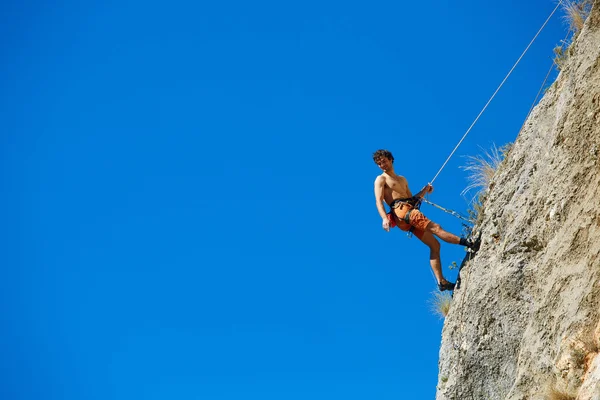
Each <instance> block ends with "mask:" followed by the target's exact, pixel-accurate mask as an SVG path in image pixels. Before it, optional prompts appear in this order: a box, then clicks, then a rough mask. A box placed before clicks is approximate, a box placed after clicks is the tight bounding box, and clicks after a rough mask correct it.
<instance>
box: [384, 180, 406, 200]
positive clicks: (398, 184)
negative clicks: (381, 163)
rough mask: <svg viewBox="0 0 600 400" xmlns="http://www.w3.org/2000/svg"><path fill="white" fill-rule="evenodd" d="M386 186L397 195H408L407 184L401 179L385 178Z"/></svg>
mask: <svg viewBox="0 0 600 400" xmlns="http://www.w3.org/2000/svg"><path fill="white" fill-rule="evenodd" d="M385 183H386V186H387V187H388V188H389V189H390V190H391V191H393V192H396V193H399V194H400V195H406V194H407V193H408V184H407V182H406V179H404V178H401V177H391V176H388V177H386V180H385Z"/></svg>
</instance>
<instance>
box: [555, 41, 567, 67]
mask: <svg viewBox="0 0 600 400" xmlns="http://www.w3.org/2000/svg"><path fill="white" fill-rule="evenodd" d="M565 48H566V45H565V44H564V43H563V44H560V45H558V46H556V47H555V48H553V49H552V51H553V52H554V58H553V59H552V61H554V65H556V68H557V69H558V70H559V71H560V70H562V69H563V67H564V65H565V63H566V62H567V59H568V57H567V52H566V51H565Z"/></svg>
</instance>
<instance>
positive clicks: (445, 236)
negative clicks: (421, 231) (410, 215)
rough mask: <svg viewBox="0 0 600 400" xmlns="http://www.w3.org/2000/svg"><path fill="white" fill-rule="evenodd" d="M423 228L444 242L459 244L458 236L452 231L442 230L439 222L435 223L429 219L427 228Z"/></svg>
mask: <svg viewBox="0 0 600 400" xmlns="http://www.w3.org/2000/svg"><path fill="white" fill-rule="evenodd" d="M425 230H426V231H428V232H431V233H433V234H434V235H435V236H437V237H439V238H440V239H442V240H443V241H444V242H446V243H452V244H460V237H458V236H456V235H455V234H453V233H450V232H447V231H445V230H443V229H442V227H441V226H440V225H439V224H436V223H435V222H433V221H430V222H429V223H428V224H427V228H425Z"/></svg>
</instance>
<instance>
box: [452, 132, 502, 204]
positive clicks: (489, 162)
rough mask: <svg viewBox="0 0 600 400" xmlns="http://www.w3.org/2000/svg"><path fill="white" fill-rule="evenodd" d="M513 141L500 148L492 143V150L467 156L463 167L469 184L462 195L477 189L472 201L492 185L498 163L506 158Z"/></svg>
mask: <svg viewBox="0 0 600 400" xmlns="http://www.w3.org/2000/svg"><path fill="white" fill-rule="evenodd" d="M511 147H512V143H510V144H506V145H504V146H502V147H500V148H498V147H496V145H495V144H492V148H491V149H490V151H489V152H488V151H485V150H483V149H482V150H483V154H479V155H476V156H466V158H467V162H466V164H465V165H464V166H462V167H460V168H461V169H463V170H465V171H467V181H468V182H469V184H468V185H467V187H466V188H465V189H464V190H463V191H462V192H461V195H463V196H464V195H466V194H467V193H468V192H470V191H472V190H475V191H476V192H475V195H474V196H473V197H472V198H471V201H470V202H471V203H472V202H473V200H474V199H476V198H477V197H478V196H479V195H480V194H481V192H483V191H484V190H486V189H487V188H488V187H489V186H490V182H491V181H492V178H493V177H494V174H495V173H496V170H497V169H498V165H500V163H501V162H502V160H504V157H505V156H506V154H507V153H508V152H509V151H510V148H511Z"/></svg>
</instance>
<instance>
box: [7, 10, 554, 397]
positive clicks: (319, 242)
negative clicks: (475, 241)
mask: <svg viewBox="0 0 600 400" xmlns="http://www.w3.org/2000/svg"><path fill="white" fill-rule="evenodd" d="M554 6H555V3H554V2H553V1H549V0H532V1H520V0H519V1H517V0H513V1H505V2H481V1H475V0H465V1H460V2H449V1H431V2H425V3H423V2H397V1H377V2H371V3H369V5H367V3H365V2H359V1H350V2H348V1H328V2H317V1H310V0H309V1H302V2H281V1H270V2H269V1H258V2H241V1H235V0H234V1H222V2H192V1H190V2H182V1H172V2H156V1H144V2H142V1H127V0H125V1H119V2H114V1H102V2H83V3H82V2H69V1H59V2H49V1H46V2H35V1H26V0H25V1H14V0H9V1H5V2H3V3H2V6H0V11H1V12H0V34H1V36H2V38H3V41H2V44H1V45H0V46H1V53H0V54H1V57H2V62H1V63H0V80H1V87H2V90H0V118H1V121H2V123H1V135H0V140H1V143H0V145H1V152H2V154H1V160H2V169H1V171H2V175H1V180H0V184H1V187H2V193H3V196H2V199H1V200H0V201H1V202H2V205H3V210H4V213H3V221H2V226H3V229H2V254H3V260H2V267H1V271H2V278H1V279H0V307H1V309H0V311H1V312H0V318H1V320H0V322H1V324H2V329H0V352H1V354H2V357H1V358H0V375H1V376H2V379H1V380H0V398H2V399H7V400H25V399H36V400H37V399H61V400H75V399H97V400H109V399H110V400H113V399H114V400H131V399H151V400H155V399H156V400H159V399H160V400H162V399H164V400H171V399H178V400H187V399H190V400H191V399H210V400H213V399H214V400H217V399H218V400H234V399H236V400H237V399H257V400H258V399H260V400H271V399H272V400H281V399H286V400H293V399H316V400H320V399H327V400H330V399H345V400H351V399H356V400H364V399H377V400H385V399H396V400H397V399H432V398H433V396H434V393H435V385H436V382H437V361H438V350H439V344H440V333H441V328H442V321H441V320H440V319H439V318H438V317H437V316H435V315H433V314H432V313H431V312H430V310H429V305H428V301H429V299H430V298H431V293H432V291H433V290H435V284H434V280H433V278H432V275H431V273H430V272H429V266H428V251H427V249H426V247H425V246H424V245H422V244H421V243H420V242H419V241H418V240H417V239H416V238H413V239H408V238H407V237H406V235H405V234H404V233H402V232H400V231H399V230H395V231H394V232H391V233H386V232H384V231H383V230H382V229H381V227H380V219H379V216H378V214H377V211H376V208H375V201H374V196H373V180H374V178H375V177H376V175H377V174H378V173H379V170H378V169H377V167H376V166H375V164H374V163H373V162H372V160H371V154H372V152H373V151H374V150H376V149H378V148H387V149H389V150H391V151H392V152H393V153H394V155H395V157H396V163H395V165H396V170H397V172H398V173H399V174H402V175H404V176H406V177H407V178H408V180H409V183H410V186H411V188H412V189H413V190H414V191H417V190H418V189H420V188H421V187H422V186H423V185H424V184H425V183H426V182H427V181H429V180H431V178H432V177H433V176H434V175H435V173H436V172H437V170H438V169H439V167H440V166H441V164H442V163H443V161H444V160H445V158H446V157H447V155H448V154H449V153H450V151H451V150H452V148H453V147H454V145H455V144H456V142H457V141H458V140H459V138H460V137H461V136H462V134H463V133H464V132H465V130H466V129H467V127H468V126H469V125H470V124H471V122H472V121H473V119H474V118H475V116H476V115H477V114H478V113H479V111H480V110H481V108H482V107H483V105H484V104H485V102H486V101H487V99H488V98H489V96H490V95H491V94H492V92H493V91H494V90H495V88H496V87H497V85H498V84H499V83H500V81H501V80H502V78H503V77H504V75H505V74H506V72H507V71H508V70H509V68H510V67H511V66H512V64H513V62H514V61H515V60H516V59H517V57H518V56H519V55H520V53H521V51H522V50H523V49H524V48H525V46H526V45H527V43H528V42H529V40H530V39H531V38H532V37H533V35H534V34H535V32H537V30H538V28H539V27H540V26H541V24H542V23H543V21H544V20H545V19H546V17H547V16H548V15H549V14H550V12H551V11H552V9H553V8H554ZM565 33H566V27H565V25H564V24H563V23H562V21H561V20H560V18H559V16H558V15H556V16H555V17H554V19H553V20H552V21H551V23H550V25H549V26H548V27H547V29H546V30H545V31H544V32H543V34H542V35H541V36H540V38H539V40H538V42H536V44H535V45H534V47H533V48H532V49H531V50H530V52H529V53H528V54H527V56H526V58H525V59H524V60H523V61H522V63H521V64H520V66H519V67H518V69H517V70H516V71H515V73H514V74H513V76H512V77H511V79H510V80H509V81H508V82H507V84H506V86H505V87H504V89H503V90H502V92H500V94H499V95H498V97H497V98H496V100H495V101H494V103H492V105H491V106H490V108H489V109H488V111H487V112H486V114H484V116H483V118H482V119H481V121H480V123H479V124H478V125H477V126H476V127H475V129H474V130H473V131H472V132H471V134H470V135H469V137H468V138H467V140H466V142H465V143H464V145H463V146H462V147H461V148H460V150H459V152H458V154H457V155H456V156H455V157H454V158H453V159H452V161H451V162H450V163H449V164H448V166H447V167H446V169H445V170H444V171H443V172H442V174H441V175H440V177H439V178H438V179H437V181H436V182H435V192H434V193H433V195H432V196H431V200H432V201H434V202H437V203H439V204H442V205H444V206H446V207H449V208H452V209H456V210H458V211H462V212H464V211H465V209H466V201H465V199H464V198H463V197H461V195H460V192H461V191H462V189H463V188H464V187H465V185H466V184H467V182H466V180H465V174H464V172H463V171H462V170H460V169H459V168H458V167H459V166H460V165H463V164H464V162H465V159H464V155H466V154H471V155H474V154H478V153H479V152H480V148H479V146H481V147H483V148H485V149H487V148H489V147H490V145H491V144H492V143H497V144H499V145H501V144H504V143H506V142H509V141H513V140H514V138H515V137H516V135H517V132H518V130H519V128H520V126H521V124H522V122H523V118H524V117H525V115H526V114H527V111H528V109H529V106H530V105H531V102H532V101H533V99H534V97H535V95H536V92H537V90H538V88H539V86H540V85H541V82H542V80H543V78H544V76H545V74H546V72H547V70H548V68H549V66H550V64H551V57H552V48H553V47H554V46H555V45H556V44H557V43H558V42H559V41H560V40H561V39H562V38H563V37H564V35H565ZM423 211H424V212H425V213H426V214H427V215H428V216H429V217H430V218H431V219H433V220H436V221H438V222H440V223H441V224H442V226H444V227H445V228H447V229H448V230H450V231H454V232H460V230H461V225H460V222H459V221H458V220H456V219H454V218H452V217H448V216H446V215H445V214H443V213H442V212H440V211H438V210H436V209H432V208H431V207H430V206H424V207H423ZM463 255H464V250H463V249H462V248H460V247H458V246H452V245H448V244H443V245H442V257H443V264H444V270H445V273H446V274H447V276H448V277H449V278H451V279H452V280H454V279H455V277H456V271H451V270H449V269H448V266H449V265H450V263H451V262H452V261H460V259H461V258H462V256H463Z"/></svg>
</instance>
